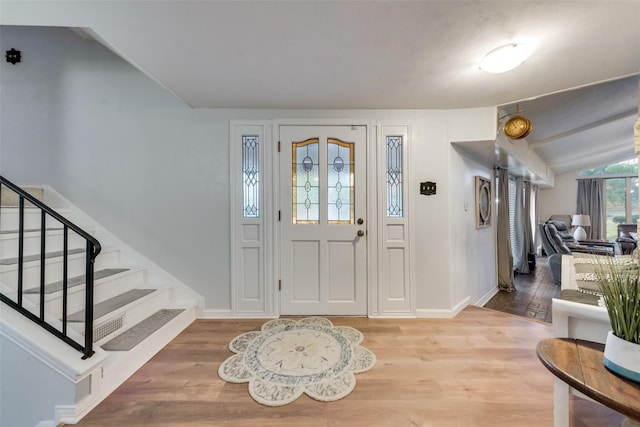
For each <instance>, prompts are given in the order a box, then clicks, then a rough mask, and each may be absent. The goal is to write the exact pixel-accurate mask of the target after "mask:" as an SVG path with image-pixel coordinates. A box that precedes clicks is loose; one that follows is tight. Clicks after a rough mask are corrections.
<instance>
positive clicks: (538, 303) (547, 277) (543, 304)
mask: <svg viewBox="0 0 640 427" xmlns="http://www.w3.org/2000/svg"><path fill="white" fill-rule="evenodd" d="M515 286H516V291H515V292H503V291H500V292H498V293H497V294H496V295H495V296H494V297H493V298H491V299H490V300H489V302H487V303H486V304H485V305H484V306H485V308H491V309H493V310H498V311H502V312H504V313H509V314H515V315H517V316H522V317H528V318H530V319H536V320H540V321H543V322H547V323H551V320H552V319H551V298H557V297H559V296H560V286H558V285H556V284H555V283H553V279H552V278H551V271H549V265H548V263H547V258H546V257H537V258H536V268H535V269H534V270H533V272H532V273H531V274H516V275H515Z"/></svg>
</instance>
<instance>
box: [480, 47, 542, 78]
mask: <svg viewBox="0 0 640 427" xmlns="http://www.w3.org/2000/svg"><path fill="white" fill-rule="evenodd" d="M532 52H533V49H532V48H531V46H530V45H528V44H525V43H509V44H506V45H504V46H500V47H498V48H495V49H493V50H492V51H491V52H489V53H487V54H486V55H485V56H484V58H482V61H480V69H481V70H483V71H487V72H489V73H504V72H505V71H509V70H513V69H514V68H516V67H517V66H518V65H520V64H522V63H523V62H524V61H526V60H527V58H529V56H531V53H532Z"/></svg>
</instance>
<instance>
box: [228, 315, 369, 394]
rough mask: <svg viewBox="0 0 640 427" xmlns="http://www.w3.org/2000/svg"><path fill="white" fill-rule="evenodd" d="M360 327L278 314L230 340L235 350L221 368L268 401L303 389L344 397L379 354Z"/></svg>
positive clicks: (317, 318) (234, 381)
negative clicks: (366, 345)
mask: <svg viewBox="0 0 640 427" xmlns="http://www.w3.org/2000/svg"><path fill="white" fill-rule="evenodd" d="M363 339H364V336H363V335H362V333H361V332H360V331H358V330H357V329H354V328H352V327H350V326H333V324H332V323H331V321H330V320H329V319H326V318H323V317H307V318H305V319H302V320H299V321H295V320H291V319H274V320H271V321H269V322H267V323H265V324H264V325H262V328H261V330H260V331H252V332H247V333H244V334H242V335H239V336H237V337H236V338H234V339H233V341H231V342H230V343H229V350H231V351H232V352H233V353H236V354H234V355H233V356H231V357H229V358H228V359H227V360H225V361H224V362H223V363H222V365H220V368H219V369H218V375H219V376H220V378H222V379H223V380H225V381H228V382H232V383H246V382H248V383H249V394H250V395H251V397H252V398H253V399H254V400H255V401H256V402H259V403H262V404H263V405H267V406H282V405H286V404H288V403H291V402H293V401H294V400H296V399H297V398H298V397H300V396H301V395H302V393H306V394H307V395H308V396H309V397H311V398H313V399H316V400H320V401H323V402H330V401H334V400H338V399H341V398H343V397H345V396H346V395H348V394H349V393H351V391H352V390H353V389H354V387H355V386H356V379H355V375H354V374H359V373H361V372H365V371H368V370H369V369H371V368H373V366H374V365H375V364H376V356H375V355H374V354H373V353H372V352H371V351H370V350H368V349H366V348H364V347H362V346H360V345H359V344H360V343H361V342H362V340H363Z"/></svg>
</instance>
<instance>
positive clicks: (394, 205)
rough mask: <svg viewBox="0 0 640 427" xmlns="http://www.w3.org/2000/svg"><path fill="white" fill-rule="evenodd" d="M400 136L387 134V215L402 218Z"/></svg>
mask: <svg viewBox="0 0 640 427" xmlns="http://www.w3.org/2000/svg"><path fill="white" fill-rule="evenodd" d="M402 206H403V199H402V136H387V217H388V218H402V216H403V212H402Z"/></svg>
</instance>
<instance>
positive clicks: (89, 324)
mask: <svg viewBox="0 0 640 427" xmlns="http://www.w3.org/2000/svg"><path fill="white" fill-rule="evenodd" d="M96 255H97V254H94V246H93V243H92V242H91V241H90V240H87V265H86V276H85V278H86V287H87V290H86V292H85V331H84V356H82V358H83V359H87V358H89V357H91V356H92V355H93V353H94V352H93V267H94V263H95V257H96Z"/></svg>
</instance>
